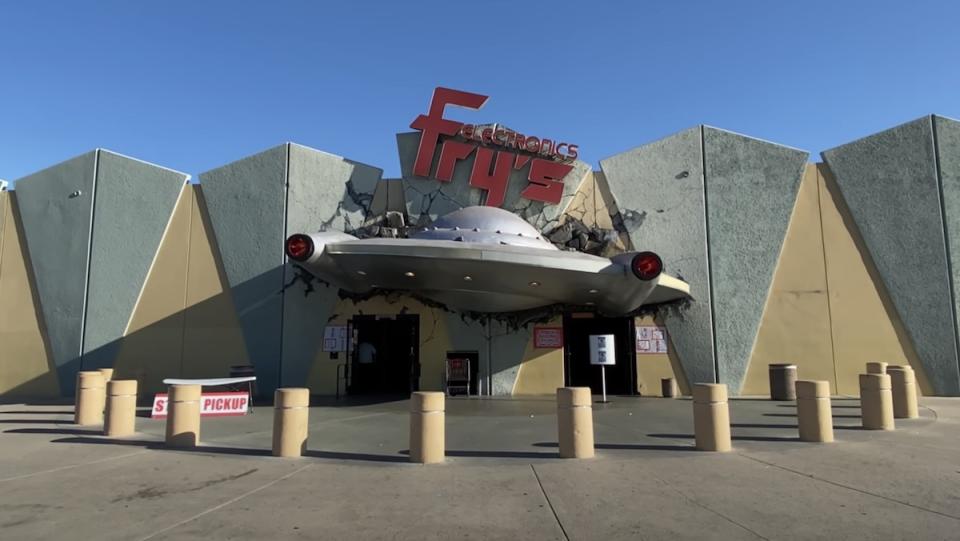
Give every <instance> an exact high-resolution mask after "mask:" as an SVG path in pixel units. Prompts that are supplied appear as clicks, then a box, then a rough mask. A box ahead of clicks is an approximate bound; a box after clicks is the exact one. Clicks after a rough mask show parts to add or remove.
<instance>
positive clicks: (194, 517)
mask: <svg viewBox="0 0 960 541" xmlns="http://www.w3.org/2000/svg"><path fill="white" fill-rule="evenodd" d="M311 466H312V465H311V464H307V465H306V466H303V467H302V468H298V469H296V470H294V471H292V472H290V473H288V474H286V475H283V476H281V477H278V478H277V479H274V480H273V481H270V482H269V483H266V484H264V485H261V486H259V487H257V488H255V489H253V490H249V491H247V492H244V493H243V494H241V495H239V496H237V497H236V498H232V499H230V500H227V501H225V502H223V503H221V504H219V505H215V506H213V507H211V508H210V509H207V510H206V511H201V512H200V513H197V514H196V515H193V516H192V517H190V518H186V519H184V520H181V521H180V522H178V523H176V524H172V525H170V526H167V527H166V528H163V529H162V530H157V531H156V532H153V533H152V534H150V535H148V536H146V537H141V538H140V539H139V541H147V540H148V539H153V538H154V537H156V536H158V535H160V534H162V533H166V532H169V531H170V530H173V529H174V528H179V527H180V526H183V525H184V524H187V523H188V522H193V521H194V520H197V519H198V518H200V517H202V516H204V515H209V514H210V513H213V512H214V511H219V510H220V509H223V508H224V507H226V506H228V505H230V504H233V503H236V502H238V501H240V500H242V499H244V498H246V497H247V496H252V495H253V494H256V493H257V492H260V491H261V490H264V489H266V488H270V487H272V486H273V485H275V484H277V483H279V482H280V481H284V480H287V479H289V478H291V477H293V476H294V475H296V474H298V473H300V472H302V471H303V470H305V469H307V468H310V467H311Z"/></svg>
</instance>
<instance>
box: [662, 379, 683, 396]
mask: <svg viewBox="0 0 960 541" xmlns="http://www.w3.org/2000/svg"><path fill="white" fill-rule="evenodd" d="M678 394H679V393H678V392H677V380H675V379H673V378H662V379H661V380H660V396H662V397H664V398H675V397H676V396H677V395H678Z"/></svg>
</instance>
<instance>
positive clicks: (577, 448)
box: [557, 387, 594, 458]
mask: <svg viewBox="0 0 960 541" xmlns="http://www.w3.org/2000/svg"><path fill="white" fill-rule="evenodd" d="M557 439H558V440H559V442H560V458H592V457H593V455H594V450H593V395H592V393H591V391H590V388H589V387H561V388H559V389H557Z"/></svg>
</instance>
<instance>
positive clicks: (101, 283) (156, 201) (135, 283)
mask: <svg viewBox="0 0 960 541" xmlns="http://www.w3.org/2000/svg"><path fill="white" fill-rule="evenodd" d="M99 153H100V154H99V159H98V166H97V181H96V195H95V198H94V209H93V241H92V243H91V247H90V279H89V283H88V285H87V315H86V324H85V326H84V341H83V350H84V351H83V368H84V369H85V370H86V369H95V368H103V367H108V366H112V364H113V360H114V358H115V356H116V354H117V351H118V350H119V347H120V343H119V340H120V338H121V337H122V336H123V335H124V333H125V331H126V329H127V325H128V324H129V322H130V318H131V315H132V313H133V309H134V306H135V305H136V303H137V299H138V298H139V296H140V293H141V291H142V290H143V286H144V282H145V281H146V278H147V273H148V272H149V270H150V266H151V265H152V264H153V261H154V258H155V257H156V254H157V250H158V249H159V247H160V240H161V239H162V238H163V235H164V232H165V231H166V227H167V224H168V223H169V222H170V219H171V215H172V214H173V209H174V206H175V205H176V203H177V199H178V198H179V197H180V194H181V192H182V191H183V188H184V186H185V184H186V183H187V181H188V180H189V178H190V176H189V175H187V174H185V173H180V172H177V171H172V170H170V169H165V168H163V167H158V166H156V165H152V164H149V163H145V162H142V161H139V160H135V159H132V158H128V157H125V156H121V155H118V154H114V153H112V152H110V151H107V150H101V151H99Z"/></svg>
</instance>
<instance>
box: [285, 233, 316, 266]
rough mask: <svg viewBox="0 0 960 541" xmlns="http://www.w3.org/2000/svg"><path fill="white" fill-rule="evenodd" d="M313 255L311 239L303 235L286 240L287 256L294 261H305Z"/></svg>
mask: <svg viewBox="0 0 960 541" xmlns="http://www.w3.org/2000/svg"><path fill="white" fill-rule="evenodd" d="M312 255H313V239H311V238H310V237H309V236H308V235H304V234H303V233H297V234H295V235H290V238H288V239H287V256H288V257H290V259H292V260H294V261H301V262H302V261H306V260H308V259H310V256H312Z"/></svg>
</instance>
